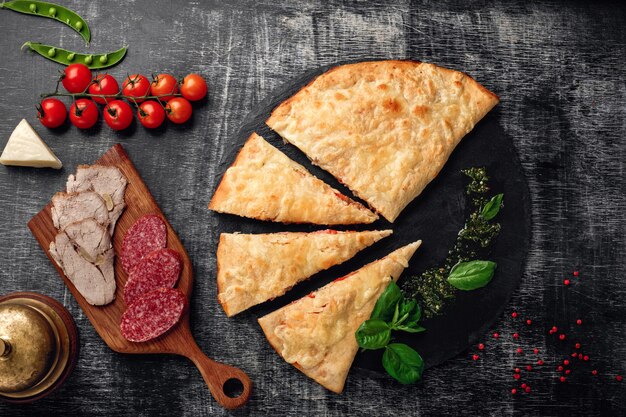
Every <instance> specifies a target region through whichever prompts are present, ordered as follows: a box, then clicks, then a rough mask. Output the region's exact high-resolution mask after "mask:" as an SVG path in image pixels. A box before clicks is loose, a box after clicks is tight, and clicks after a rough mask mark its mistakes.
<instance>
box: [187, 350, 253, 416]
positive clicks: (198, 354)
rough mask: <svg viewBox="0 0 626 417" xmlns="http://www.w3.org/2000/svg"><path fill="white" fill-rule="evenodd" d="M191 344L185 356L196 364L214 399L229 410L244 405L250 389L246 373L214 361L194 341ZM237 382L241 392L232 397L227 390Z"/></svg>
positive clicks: (234, 386)
mask: <svg viewBox="0 0 626 417" xmlns="http://www.w3.org/2000/svg"><path fill="white" fill-rule="evenodd" d="M192 345H193V346H192V348H191V349H190V351H189V352H187V353H186V354H185V356H187V358H189V359H190V360H191V361H192V362H193V363H194V365H196V367H197V368H198V370H199V371H200V373H201V374H202V378H204V381H205V382H206V384H207V385H208V386H209V390H210V391H211V395H213V398H215V401H217V402H218V403H219V404H220V405H221V406H222V407H224V408H228V409H230V410H232V409H234V408H239V407H241V406H243V405H245V404H246V403H247V402H248V400H249V399H250V393H251V391H252V381H251V380H250V378H249V377H248V375H246V373H245V372H244V371H242V370H241V369H239V368H235V367H234V366H230V365H226V364H223V363H220V362H216V361H214V360H213V359H211V358H209V357H208V356H207V355H205V354H204V352H202V350H201V349H200V347H198V345H197V344H196V343H193V344H192ZM227 382H228V384H227ZM239 384H241V390H242V391H241V394H239V395H238V396H236V397H234V398H233V397H230V396H229V395H228V391H229V390H230V389H231V386H232V389H235V388H236V387H237V386H238V385H239Z"/></svg>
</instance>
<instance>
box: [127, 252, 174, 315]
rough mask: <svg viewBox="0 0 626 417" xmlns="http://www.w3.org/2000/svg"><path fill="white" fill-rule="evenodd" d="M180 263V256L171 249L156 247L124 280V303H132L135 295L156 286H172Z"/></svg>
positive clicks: (153, 288)
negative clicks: (126, 279)
mask: <svg viewBox="0 0 626 417" xmlns="http://www.w3.org/2000/svg"><path fill="white" fill-rule="evenodd" d="M182 264H183V261H182V258H181V257H180V255H179V254H178V252H176V251H175V250H173V249H167V248H164V249H157V250H155V251H152V252H150V253H149V254H147V255H146V256H144V258H143V259H142V260H141V262H139V263H138V264H137V265H136V266H135V267H134V268H133V271H132V272H131V273H130V275H129V276H128V281H126V286H125V287H124V301H126V304H128V305H130V304H132V302H133V301H135V299H137V297H140V296H141V295H143V294H145V293H147V292H150V291H152V290H155V289H157V288H174V286H175V285H176V282H177V281H178V276H179V275H180V270H181V268H182Z"/></svg>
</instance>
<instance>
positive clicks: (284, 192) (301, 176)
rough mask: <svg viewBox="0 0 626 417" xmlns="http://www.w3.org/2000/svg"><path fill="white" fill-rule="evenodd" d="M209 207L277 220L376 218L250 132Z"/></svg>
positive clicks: (353, 220) (343, 221) (321, 221)
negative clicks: (250, 134)
mask: <svg viewBox="0 0 626 417" xmlns="http://www.w3.org/2000/svg"><path fill="white" fill-rule="evenodd" d="M209 209H211V210H214V211H217V212H220V213H230V214H236V215H239V216H243V217H250V218H253V219H258V220H270V221H275V222H283V223H314V224H323V225H331V224H358V223H372V222H373V221H375V220H376V219H377V218H378V216H377V215H376V214H374V213H372V212H371V211H369V210H368V209H367V208H365V207H364V206H363V205H361V204H359V203H357V202H355V201H353V200H351V199H349V198H348V197H346V196H344V195H343V194H341V193H340V192H339V191H337V190H335V189H334V188H332V187H330V186H329V185H327V184H326V183H325V182H323V181H322V180H320V179H318V178H316V177H315V176H313V175H312V174H311V173H310V172H309V171H307V170H306V169H305V168H304V167H303V166H302V165H300V164H297V163H296V162H294V161H292V160H291V159H289V157H288V156H287V155H285V154H284V153H282V152H281V151H279V150H278V149H276V148H275V147H273V146H272V145H270V144H269V143H268V142H267V141H265V139H263V138H262V137H261V136H259V135H257V134H256V133H253V134H252V136H250V138H249V139H248V141H247V142H246V144H245V145H244V146H243V148H242V149H241V151H240V152H239V155H237V158H236V159H235V162H234V163H233V164H232V165H231V166H230V168H228V170H226V173H225V174H224V176H223V178H222V181H221V182H220V184H219V186H218V187H217V190H215V194H214V195H213V198H212V199H211V202H210V203H209Z"/></svg>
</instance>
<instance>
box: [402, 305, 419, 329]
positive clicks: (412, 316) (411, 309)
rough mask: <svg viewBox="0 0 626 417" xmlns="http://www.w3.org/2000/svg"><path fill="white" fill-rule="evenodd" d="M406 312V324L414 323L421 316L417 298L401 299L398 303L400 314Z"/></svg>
mask: <svg viewBox="0 0 626 417" xmlns="http://www.w3.org/2000/svg"><path fill="white" fill-rule="evenodd" d="M405 314H407V315H408V316H407V319H406V323H405V324H406V325H407V326H408V325H409V324H410V323H415V324H417V322H418V321H419V320H420V318H421V317H422V309H421V308H420V305H419V304H418V303H417V300H415V299H414V298H413V299H411V300H407V299H403V300H402V302H401V303H400V316H401V317H403V316H404V315H405Z"/></svg>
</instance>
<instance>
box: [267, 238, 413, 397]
mask: <svg viewBox="0 0 626 417" xmlns="http://www.w3.org/2000/svg"><path fill="white" fill-rule="evenodd" d="M420 244H421V241H417V242H414V243H411V244H409V245H407V246H404V247H402V248H400V249H398V250H396V251H394V252H391V253H390V254H389V255H387V256H385V257H384V258H382V259H379V260H377V261H374V262H372V263H370V264H368V265H365V266H364V267H363V268H361V269H359V270H357V271H354V272H352V273H351V274H348V275H346V276H345V277H342V278H339V279H337V280H335V281H333V282H331V283H330V284H328V285H326V286H324V287H322V288H320V289H319V290H318V291H315V292H312V293H311V294H309V295H308V296H305V297H303V298H301V299H299V300H297V301H294V302H293V303H291V304H288V305H287V306H285V307H283V308H281V309H279V310H276V311H274V312H273V313H270V314H268V315H266V316H263V317H261V318H260V319H259V324H260V325H261V328H262V329H263V332H264V333H265V336H266V337H267V340H268V341H269V342H270V344H271V345H272V347H273V348H274V349H275V350H276V352H278V354H279V355H280V356H282V357H283V359H285V360H286V361H287V362H288V363H290V364H292V365H293V366H295V367H296V368H297V369H299V370H300V371H302V372H303V373H304V374H305V375H307V376H308V377H310V378H312V379H314V380H315V381H316V382H318V383H319V384H321V385H322V386H324V387H325V388H327V389H329V390H331V391H333V392H336V393H340V392H341V391H343V387H344V383H345V381H346V377H347V376H348V371H349V370H350V366H352V361H353V360H354V356H355V355H356V353H357V351H358V349H359V347H358V344H357V342H356V338H355V336H354V333H355V332H356V330H357V329H358V328H359V326H360V325H361V323H363V322H364V321H365V320H367V319H369V317H370V316H371V314H372V310H373V309H374V305H375V304H376V300H378V297H380V295H381V294H382V292H383V291H384V290H385V288H386V287H387V285H388V284H389V282H390V281H391V280H392V279H393V280H394V281H396V280H397V279H398V277H399V276H400V274H401V273H402V271H403V270H404V268H406V267H407V266H408V264H409V259H411V256H413V253H415V250H416V249H417V248H418V247H419V245H420Z"/></svg>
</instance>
